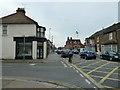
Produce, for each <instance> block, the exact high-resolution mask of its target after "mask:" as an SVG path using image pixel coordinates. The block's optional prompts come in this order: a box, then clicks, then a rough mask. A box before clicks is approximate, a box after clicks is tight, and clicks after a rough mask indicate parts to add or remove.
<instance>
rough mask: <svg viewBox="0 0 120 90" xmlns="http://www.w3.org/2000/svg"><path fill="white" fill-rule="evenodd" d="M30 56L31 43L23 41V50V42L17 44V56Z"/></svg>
mask: <svg viewBox="0 0 120 90" xmlns="http://www.w3.org/2000/svg"><path fill="white" fill-rule="evenodd" d="M23 55H25V56H32V43H31V42H29V43H28V42H27V43H25V51H24V45H23V43H18V44H17V56H23Z"/></svg>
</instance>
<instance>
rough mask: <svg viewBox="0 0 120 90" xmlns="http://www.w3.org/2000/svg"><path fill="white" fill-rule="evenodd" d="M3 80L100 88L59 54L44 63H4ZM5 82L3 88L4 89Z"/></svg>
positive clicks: (51, 55)
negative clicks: (28, 80)
mask: <svg viewBox="0 0 120 90" xmlns="http://www.w3.org/2000/svg"><path fill="white" fill-rule="evenodd" d="M2 76H3V78H16V79H20V78H22V79H23V78H24V79H28V78H29V79H31V80H33V79H34V80H44V81H49V82H52V83H59V84H61V85H65V86H66V87H70V88H86V89H89V88H94V89H96V90H97V88H98V86H96V85H95V84H93V82H91V81H89V80H88V78H86V77H85V76H84V75H83V74H82V73H81V72H80V71H79V70H77V69H76V68H75V67H74V66H73V65H71V64H69V63H68V62H67V61H66V59H62V58H61V57H60V56H59V55H57V54H50V55H49V57H48V59H47V61H46V62H44V63H3V64H2ZM4 85H5V84H4V82H3V87H4Z"/></svg>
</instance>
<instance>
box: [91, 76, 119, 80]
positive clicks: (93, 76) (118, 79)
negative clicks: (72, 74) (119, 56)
mask: <svg viewBox="0 0 120 90" xmlns="http://www.w3.org/2000/svg"><path fill="white" fill-rule="evenodd" d="M90 76H91V77H96V78H104V77H102V76H95V75H90ZM107 79H110V80H113V81H120V80H119V79H115V78H107Z"/></svg>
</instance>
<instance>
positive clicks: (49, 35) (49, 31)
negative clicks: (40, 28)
mask: <svg viewBox="0 0 120 90" xmlns="http://www.w3.org/2000/svg"><path fill="white" fill-rule="evenodd" d="M50 31H51V28H49V40H50Z"/></svg>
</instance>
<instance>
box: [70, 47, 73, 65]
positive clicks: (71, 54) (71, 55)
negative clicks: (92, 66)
mask: <svg viewBox="0 0 120 90" xmlns="http://www.w3.org/2000/svg"><path fill="white" fill-rule="evenodd" d="M72 57H73V51H72V49H71V50H70V51H69V62H70V63H72Z"/></svg>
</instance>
